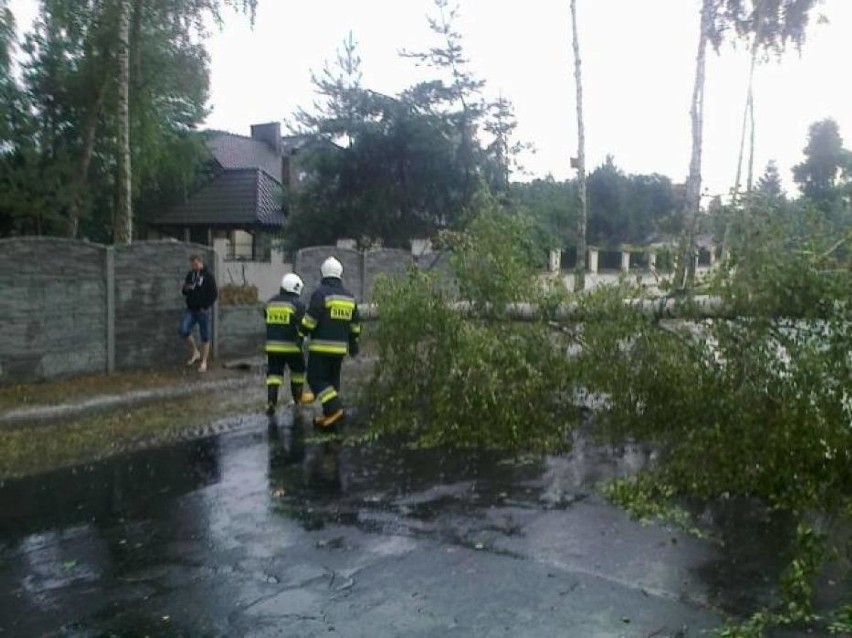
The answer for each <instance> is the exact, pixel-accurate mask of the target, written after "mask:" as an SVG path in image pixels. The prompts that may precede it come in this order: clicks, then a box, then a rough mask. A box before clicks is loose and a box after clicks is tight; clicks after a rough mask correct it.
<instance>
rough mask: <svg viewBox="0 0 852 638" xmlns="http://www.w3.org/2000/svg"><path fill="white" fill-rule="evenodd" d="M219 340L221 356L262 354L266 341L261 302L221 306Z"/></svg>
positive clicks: (235, 356) (237, 356)
mask: <svg viewBox="0 0 852 638" xmlns="http://www.w3.org/2000/svg"><path fill="white" fill-rule="evenodd" d="M219 341H220V345H219V354H220V356H223V357H233V358H243V357H253V356H256V355H258V354H262V353H263V345H264V343H265V341H266V323H265V322H264V318H263V304H254V305H245V306H222V307H221V308H220V309H219Z"/></svg>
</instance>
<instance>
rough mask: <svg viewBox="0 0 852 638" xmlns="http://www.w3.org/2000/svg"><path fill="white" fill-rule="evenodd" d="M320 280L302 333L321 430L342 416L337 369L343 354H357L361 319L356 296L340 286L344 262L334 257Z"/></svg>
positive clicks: (329, 261)
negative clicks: (306, 346) (306, 339)
mask: <svg viewBox="0 0 852 638" xmlns="http://www.w3.org/2000/svg"><path fill="white" fill-rule="evenodd" d="M320 272H321V274H322V282H321V283H320V286H319V288H317V289H316V291H314V294H313V295H311V301H310V304H308V311H307V312H306V313H305V317H304V319H302V334H304V335H305V336H307V337H309V338H310V341H309V342H308V384H309V385H310V387H311V389H312V390H313V391H314V394H316V396H317V398H318V399H319V400H320V403H321V404H322V412H323V415H322V417H318V418H317V419H316V420H315V421H314V425H315V426H317V427H318V428H320V429H323V428H331V427H333V426H334V425H335V424H336V423H338V422H340V420H341V419H343V402H342V401H341V399H340V368H341V366H342V364H343V357H345V356H346V355H347V354H349V355H350V356H353V357H354V356H356V355H357V354H358V339H359V338H360V336H361V322H360V320H359V319H358V305H357V304H356V302H355V297H354V296H352V293H350V292H349V291H348V290H346V288H344V287H343V282H342V281H341V277H342V276H343V264H341V263H340V262H339V261H338V260H337V259H335V258H334V257H329V258H328V259H326V260H325V261H324V262H323V264H322V266H321V268H320Z"/></svg>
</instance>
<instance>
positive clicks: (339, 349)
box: [308, 339, 349, 354]
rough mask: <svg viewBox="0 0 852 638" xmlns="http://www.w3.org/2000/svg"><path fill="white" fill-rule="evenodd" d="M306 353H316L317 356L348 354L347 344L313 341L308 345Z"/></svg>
mask: <svg viewBox="0 0 852 638" xmlns="http://www.w3.org/2000/svg"><path fill="white" fill-rule="evenodd" d="M308 352H316V353H318V354H346V353H348V352H349V344H348V343H346V342H342V341H322V340H320V339H314V340H312V341H311V342H310V343H309V344H308Z"/></svg>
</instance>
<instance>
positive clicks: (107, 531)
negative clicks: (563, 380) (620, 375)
mask: <svg viewBox="0 0 852 638" xmlns="http://www.w3.org/2000/svg"><path fill="white" fill-rule="evenodd" d="M247 423H248V425H247V427H246V428H243V429H241V430H239V431H235V432H231V433H229V434H224V435H220V436H218V437H212V438H208V439H203V440H198V441H193V442H185V443H181V444H177V445H173V446H170V447H165V448H161V449H156V450H146V451H142V452H138V453H135V454H132V455H126V456H122V457H117V458H114V459H110V460H108V461H104V462H102V463H98V464H95V465H91V466H86V467H82V468H77V469H74V470H66V471H62V472H57V473H55V474H51V475H47V476H41V477H37V478H31V479H26V480H20V481H13V482H7V483H6V484H4V485H2V486H0V636H69V637H95V636H121V637H128V638H129V637H131V636H132V637H136V636H140V637H141V636H188V637H189V636H192V637H196V636H198V637H201V636H205V637H206V636H258V637H259V636H300V637H301V636H328V635H339V636H347V637H348V636H370V637H371V638H375V637H377V636H378V637H381V636H406V637H412V636H489V637H490V636H513V637H521V636H530V637H533V636H535V637H545V636H569V637H574V636H576V637H578V638H594V637H615V636H625V637H642V638H651V637H674V636H679V637H686V636H700V635H705V632H706V630H707V629H709V628H712V627H714V626H717V625H718V624H719V623H720V622H721V621H722V619H723V618H724V615H725V613H726V612H738V611H745V610H747V609H749V608H752V607H753V606H754V605H757V604H760V603H763V602H768V601H769V600H770V599H769V598H768V597H769V596H770V592H771V590H770V584H771V582H774V579H775V577H776V576H777V570H778V569H779V567H778V549H777V547H775V546H774V540H773V537H767V536H763V537H761V530H760V527H759V526H760V525H762V524H763V523H759V522H754V525H752V526H749V525H750V524H744V523H743V520H742V518H741V517H740V518H739V519H738V520H737V522H736V525H735V527H736V529H737V530H739V531H738V533H739V534H740V536H741V538H740V539H739V541H738V542H737V543H727V544H725V545H724V546H722V545H720V544H718V543H716V542H711V541H708V540H699V539H696V538H693V537H690V536H687V535H685V534H683V533H681V532H678V531H673V530H671V529H666V528H665V527H661V526H657V525H649V526H643V525H641V524H639V523H638V522H636V521H633V520H630V519H629V517H628V516H627V515H626V514H624V513H623V512H622V511H620V510H619V509H617V508H614V507H612V506H610V505H608V504H606V503H605V502H604V501H603V500H602V499H601V497H600V496H599V495H598V494H597V493H596V492H595V490H594V486H595V485H597V484H598V483H599V482H600V481H601V480H602V479H604V478H608V477H611V476H615V475H622V474H625V473H630V472H632V471H635V470H636V469H638V468H639V467H642V466H643V465H644V464H645V463H647V462H648V457H649V454H648V453H647V452H644V451H642V450H641V449H638V448H637V449H628V450H620V451H619V452H618V453H617V454H614V453H612V452H610V451H607V450H603V449H600V448H597V447H594V446H591V445H588V444H585V443H582V442H580V443H579V444H578V445H577V446H576V448H575V450H574V452H573V453H572V454H571V455H570V456H567V457H562V458H550V459H546V460H542V461H532V462H527V463H524V462H517V461H511V460H501V459H500V458H498V457H495V456H491V455H483V454H474V453H455V454H446V453H442V452H434V451H433V452H425V451H419V452H415V451H406V450H401V449H399V448H398V447H396V446H391V445H383V446H373V447H362V448H354V447H341V446H340V445H339V444H330V443H326V444H318V443H312V442H310V440H309V441H308V442H307V443H306V442H305V440H304V436H303V435H302V434H300V433H301V432H302V431H303V430H305V429H306V428H305V427H304V425H303V424H302V423H301V422H300V421H297V423H296V424H295V425H294V424H293V415H292V414H291V413H290V414H284V415H282V416H281V417H280V423H279V428H278V430H277V432H276V433H273V434H270V433H269V432H268V431H267V422H266V418H265V417H260V416H258V417H253V418H249V419H248V420H247ZM722 518H724V517H722ZM764 531H765V530H764Z"/></svg>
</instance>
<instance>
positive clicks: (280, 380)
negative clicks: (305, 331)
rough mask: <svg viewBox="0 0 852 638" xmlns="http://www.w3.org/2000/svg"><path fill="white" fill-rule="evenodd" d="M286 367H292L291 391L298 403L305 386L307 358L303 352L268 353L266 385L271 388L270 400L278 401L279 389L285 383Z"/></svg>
mask: <svg viewBox="0 0 852 638" xmlns="http://www.w3.org/2000/svg"><path fill="white" fill-rule="evenodd" d="M285 368H290V392H291V393H292V394H293V401H295V402H296V403H298V402H299V399H301V398H302V389H303V388H304V387H305V358H304V357H303V356H302V353H301V352H293V353H290V352H288V353H286V354H276V353H271V352H270V353H269V354H268V355H267V366H266V387H267V388H268V389H269V399H270V402H272V403H276V402H277V401H278V389H279V388H280V387H281V386H282V385H284V369H285Z"/></svg>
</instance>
